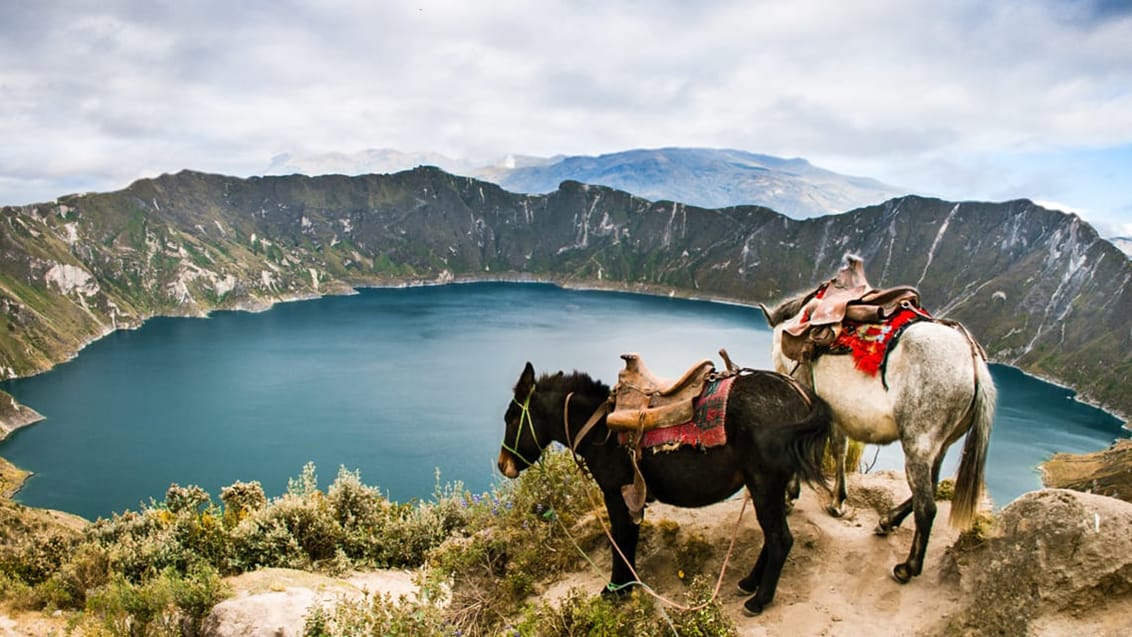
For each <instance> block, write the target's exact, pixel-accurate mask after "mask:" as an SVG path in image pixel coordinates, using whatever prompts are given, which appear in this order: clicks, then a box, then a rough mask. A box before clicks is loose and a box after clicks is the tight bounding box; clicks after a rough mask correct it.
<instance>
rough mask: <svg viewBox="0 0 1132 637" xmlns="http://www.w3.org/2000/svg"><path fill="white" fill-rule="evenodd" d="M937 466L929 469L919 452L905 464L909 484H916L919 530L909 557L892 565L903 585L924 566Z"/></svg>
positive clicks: (932, 519) (914, 498) (914, 494)
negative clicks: (934, 475)
mask: <svg viewBox="0 0 1132 637" xmlns="http://www.w3.org/2000/svg"><path fill="white" fill-rule="evenodd" d="M940 455H942V453H941V454H940ZM938 463H939V460H936V461H934V462H933V468H934V466H935V465H937V464H938ZM933 468H929V466H928V463H927V462H925V461H924V459H923V458H922V457H919V456H915V455H909V456H908V458H907V462H906V464H905V471H907V473H908V484H909V486H911V487H912V510H913V512H914V515H915V518H914V519H915V521H916V533H915V534H914V535H913V536H912V548H911V549H910V550H909V552H908V560H907V561H906V562H903V563H901V564H897V565H896V566H894V567H893V568H892V578H893V579H895V580H896V581H897V582H900V583H901V584H906V583H908V581H909V580H911V579H912V578H913V577H915V576H917V575H919V574H920V573H921V571H923V568H924V553H926V552H927V550H928V538H929V537H930V536H931V533H932V524H933V523H934V522H935V512H936V506H935V485H934V484H933V483H932V476H933V474H936V473H937V472H936V471H933Z"/></svg>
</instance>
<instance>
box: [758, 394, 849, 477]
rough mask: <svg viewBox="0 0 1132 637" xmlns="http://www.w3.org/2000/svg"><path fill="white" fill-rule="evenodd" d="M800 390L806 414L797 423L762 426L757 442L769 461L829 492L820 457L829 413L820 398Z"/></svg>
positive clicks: (826, 438) (829, 424) (826, 437)
mask: <svg viewBox="0 0 1132 637" xmlns="http://www.w3.org/2000/svg"><path fill="white" fill-rule="evenodd" d="M800 389H801V388H800ZM802 391H804V392H805V395H806V398H807V399H808V401H809V403H810V413H809V414H807V415H806V417H805V418H804V419H803V420H801V421H799V422H795V423H784V424H782V425H779V426H777V427H768V428H766V429H763V430H762V431H761V432H760V433H761V434H762V435H761V436H760V438H761V441H760V444H761V446H762V448H763V449H765V450H766V457H767V460H768V461H769V462H773V463H776V465H777V466H778V468H779V469H781V470H783V471H788V472H791V473H793V474H796V475H797V476H798V477H799V478H801V479H802V480H805V481H806V482H807V483H809V485H810V486H811V487H814V488H820V489H821V490H823V491H825V492H826V493H830V486H829V482H828V481H827V480H826V476H825V473H824V472H823V471H822V456H823V455H824V454H825V448H826V445H827V444H828V442H829V434H830V430H831V429H832V427H833V415H832V412H831V411H830V409H829V405H828V404H827V403H826V402H825V401H824V400H822V399H821V398H819V397H818V396H816V395H814V394H813V393H812V392H810V391H808V390H804V389H802Z"/></svg>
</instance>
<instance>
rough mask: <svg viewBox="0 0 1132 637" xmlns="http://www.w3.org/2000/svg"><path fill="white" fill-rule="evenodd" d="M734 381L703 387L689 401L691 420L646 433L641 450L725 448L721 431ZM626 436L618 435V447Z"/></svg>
mask: <svg viewBox="0 0 1132 637" xmlns="http://www.w3.org/2000/svg"><path fill="white" fill-rule="evenodd" d="M734 380H735V377H734V376H728V377H727V378H721V379H719V380H714V381H711V382H709V383H706V384H705V385H704V390H703V392H702V393H701V394H700V395H699V397H698V398H695V399H694V400H693V401H692V412H693V415H692V420H690V421H688V422H686V423H684V424H682V425H673V426H671V427H658V428H656V429H650V430H648V431H646V432H645V433H644V435H643V436H642V437H641V443H640V444H641V447H642V448H655V447H665V446H671V447H672V448H673V449H677V448H679V447H683V446H686V445H691V446H694V447H699V448H701V449H706V448H708V447H721V446H723V445H725V444H727V429H726V427H724V424H725V423H726V418H725V417H726V414H727V395H728V394H730V393H731V383H732V382H733V381H734ZM629 435H630V433H629V432H624V433H621V434H619V439H620V441H621V444H625V443H626V442H627V441H628V439H629ZM658 451H659V450H658Z"/></svg>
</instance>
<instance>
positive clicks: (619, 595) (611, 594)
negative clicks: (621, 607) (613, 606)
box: [601, 583, 633, 602]
mask: <svg viewBox="0 0 1132 637" xmlns="http://www.w3.org/2000/svg"><path fill="white" fill-rule="evenodd" d="M632 592H633V587H632V586H631V585H629V584H613V583H609V584H606V585H605V586H603V587H601V598H602V599H604V600H607V601H610V602H619V601H621V600H623V599H626V598H627V597H629V595H630V594H631V593H632Z"/></svg>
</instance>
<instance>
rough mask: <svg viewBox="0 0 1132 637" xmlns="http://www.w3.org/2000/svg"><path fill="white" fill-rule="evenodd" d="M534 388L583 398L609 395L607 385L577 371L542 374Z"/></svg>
mask: <svg viewBox="0 0 1132 637" xmlns="http://www.w3.org/2000/svg"><path fill="white" fill-rule="evenodd" d="M535 386H536V387H538V388H539V389H544V390H552V391H557V392H561V393H563V394H567V393H570V392H574V393H575V394H578V395H585V396H605V395H608V394H609V385H606V384H605V383H603V382H601V381H600V380H597V379H595V378H591V377H590V375H589V374H587V373H585V372H579V371H577V370H575V371H573V372H572V373H570V374H567V373H565V372H555V373H553V374H550V373H546V374H543V375H542V376H539V378H538V380H537V381H535Z"/></svg>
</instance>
